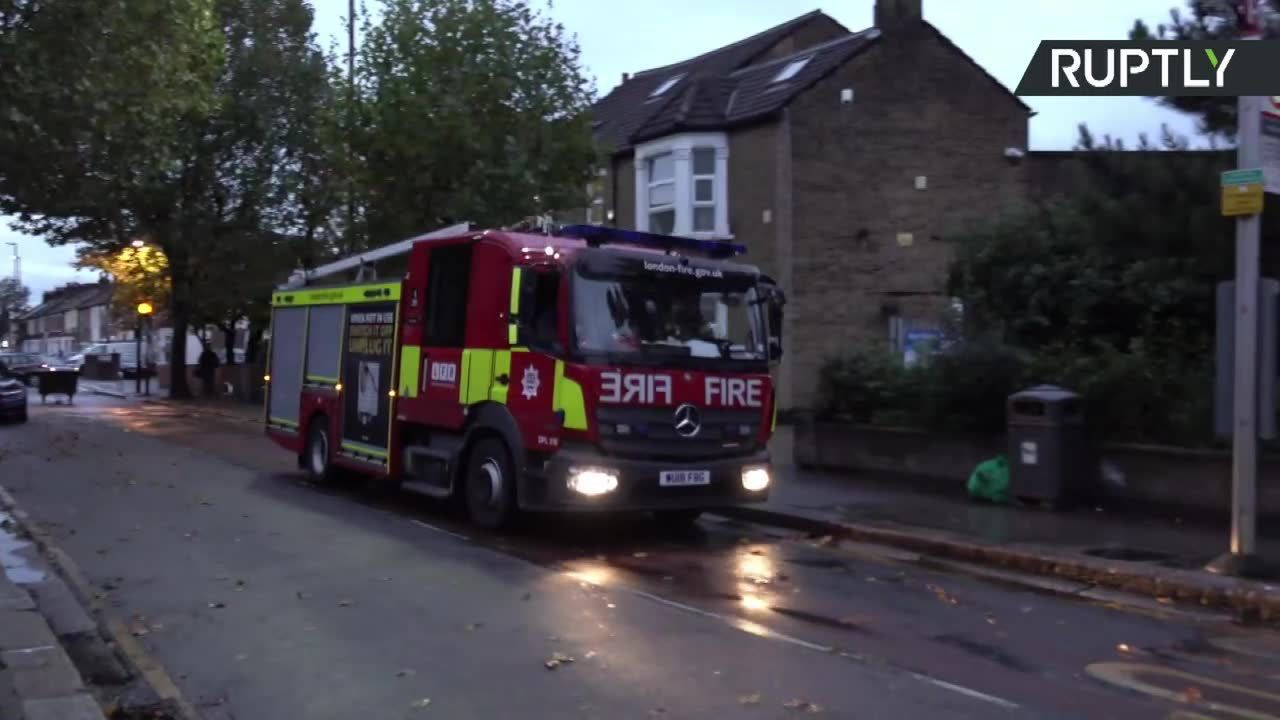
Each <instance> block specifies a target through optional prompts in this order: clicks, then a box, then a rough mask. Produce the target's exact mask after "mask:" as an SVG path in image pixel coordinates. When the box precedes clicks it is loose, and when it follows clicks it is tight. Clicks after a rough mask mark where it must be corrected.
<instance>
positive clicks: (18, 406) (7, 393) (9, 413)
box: [0, 368, 27, 422]
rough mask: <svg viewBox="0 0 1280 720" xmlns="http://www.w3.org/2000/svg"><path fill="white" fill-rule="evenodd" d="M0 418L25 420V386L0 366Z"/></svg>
mask: <svg viewBox="0 0 1280 720" xmlns="http://www.w3.org/2000/svg"><path fill="white" fill-rule="evenodd" d="M0 419H5V420H17V421H18V422H26V421H27V387H26V385H25V384H24V382H23V381H21V380H19V379H17V378H16V377H14V376H13V375H12V374H10V373H9V372H8V371H6V370H4V369H3V368H0Z"/></svg>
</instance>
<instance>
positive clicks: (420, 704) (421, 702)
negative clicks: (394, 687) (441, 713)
mask: <svg viewBox="0 0 1280 720" xmlns="http://www.w3.org/2000/svg"><path fill="white" fill-rule="evenodd" d="M430 704H431V698H421V699H418V700H414V701H413V702H411V703H409V707H411V708H414V709H421V708H424V707H426V706H428V705H430Z"/></svg>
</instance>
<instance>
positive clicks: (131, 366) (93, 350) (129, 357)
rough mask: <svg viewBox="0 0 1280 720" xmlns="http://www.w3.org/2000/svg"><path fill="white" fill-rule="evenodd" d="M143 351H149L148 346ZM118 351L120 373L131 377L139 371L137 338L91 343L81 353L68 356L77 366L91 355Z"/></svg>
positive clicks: (68, 359)
mask: <svg viewBox="0 0 1280 720" xmlns="http://www.w3.org/2000/svg"><path fill="white" fill-rule="evenodd" d="M142 351H143V353H144V354H145V353H146V351H147V348H146V346H145V345H144V346H143V348H142ZM113 353H118V354H119V355H120V374H121V375H124V376H125V377H127V378H131V377H133V376H134V375H136V374H137V372H138V344H137V341H135V340H120V341H118V342H107V343H98V344H97V345H90V346H89V347H87V348H85V349H84V352H82V353H80V354H79V355H73V356H71V357H69V358H67V362H68V363H71V364H73V365H76V366H77V367H82V366H83V365H84V359H85V358H86V357H88V356H90V355H111V354H113Z"/></svg>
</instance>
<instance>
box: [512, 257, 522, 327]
mask: <svg viewBox="0 0 1280 720" xmlns="http://www.w3.org/2000/svg"><path fill="white" fill-rule="evenodd" d="M523 276H524V271H523V270H521V269H520V268H512V269H511V318H512V319H513V320H514V319H515V317H516V315H519V314H520V282H521V280H522V279H523ZM512 342H515V341H514V340H513V341H512Z"/></svg>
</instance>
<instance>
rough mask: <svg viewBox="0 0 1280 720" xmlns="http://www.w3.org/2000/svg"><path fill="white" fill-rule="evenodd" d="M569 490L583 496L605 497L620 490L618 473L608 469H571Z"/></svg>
mask: <svg viewBox="0 0 1280 720" xmlns="http://www.w3.org/2000/svg"><path fill="white" fill-rule="evenodd" d="M569 489H570V490H574V491H576V492H580V493H582V494H583V495H604V494H605V493H610V492H613V491H614V490H617V489H618V473H617V472H616V471H614V470H609V469H606V468H569Z"/></svg>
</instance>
